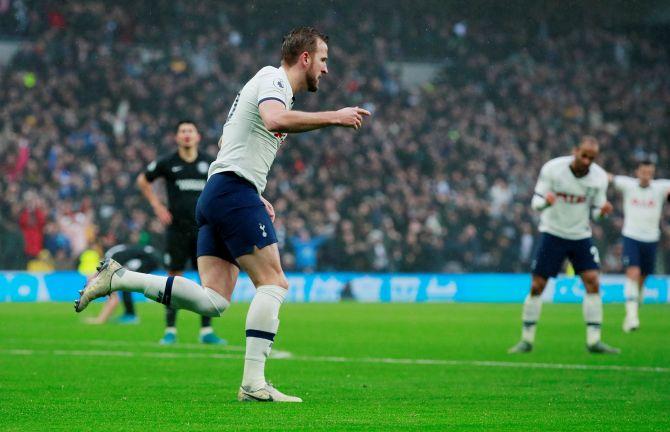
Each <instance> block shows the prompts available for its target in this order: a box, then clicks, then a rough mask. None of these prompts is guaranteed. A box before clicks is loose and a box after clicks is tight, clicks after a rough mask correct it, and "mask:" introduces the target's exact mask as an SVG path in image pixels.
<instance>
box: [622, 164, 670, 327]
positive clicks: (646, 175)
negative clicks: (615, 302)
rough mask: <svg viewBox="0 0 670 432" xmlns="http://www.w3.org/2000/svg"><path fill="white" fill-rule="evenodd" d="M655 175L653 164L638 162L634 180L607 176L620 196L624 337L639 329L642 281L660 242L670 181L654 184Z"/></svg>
mask: <svg viewBox="0 0 670 432" xmlns="http://www.w3.org/2000/svg"><path fill="white" fill-rule="evenodd" d="M655 171H656V167H655V165H654V163H653V162H651V161H642V162H640V164H639V165H638V167H637V170H636V172H635V174H636V178H633V177H626V176H620V175H617V176H612V175H610V181H611V182H612V184H613V185H614V188H615V189H616V190H617V191H619V192H621V193H622V194H623V213H624V223H623V230H622V234H623V264H624V266H625V267H626V281H625V283H624V297H625V299H626V317H625V318H624V321H623V330H624V331H625V332H626V333H628V332H631V331H634V330H637V329H638V328H639V327H640V318H639V315H638V304H639V303H641V302H642V301H643V298H642V293H643V292H644V281H645V280H646V278H647V276H649V275H650V274H653V273H654V265H655V263H656V249H657V246H658V241H659V240H660V238H661V229H660V223H661V213H662V211H663V204H664V203H665V201H666V199H668V196H669V194H670V180H665V179H657V180H654V174H655Z"/></svg>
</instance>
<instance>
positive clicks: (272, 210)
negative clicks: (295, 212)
mask: <svg viewBox="0 0 670 432" xmlns="http://www.w3.org/2000/svg"><path fill="white" fill-rule="evenodd" d="M261 201H263V205H264V206H265V210H266V211H267V212H268V215H270V220H271V221H272V222H274V221H275V208H274V207H272V204H270V201H268V200H266V199H265V198H263V196H261Z"/></svg>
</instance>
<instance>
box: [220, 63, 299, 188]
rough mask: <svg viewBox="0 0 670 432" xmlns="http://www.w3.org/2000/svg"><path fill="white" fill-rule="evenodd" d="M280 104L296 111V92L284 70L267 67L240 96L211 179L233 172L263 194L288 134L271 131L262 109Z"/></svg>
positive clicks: (226, 130) (221, 140) (222, 141)
mask: <svg viewBox="0 0 670 432" xmlns="http://www.w3.org/2000/svg"><path fill="white" fill-rule="evenodd" d="M270 99H273V100H277V101H279V102H281V103H283V104H284V106H285V107H286V109H291V108H292V107H293V90H292V89H291V84H290V83H289V81H288V77H287V76H286V72H285V71H284V69H283V68H281V67H279V68H276V67H273V66H266V67H264V68H263V69H261V70H260V71H258V73H257V74H256V75H255V76H254V77H253V78H252V79H251V80H249V81H248V82H247V83H246V84H245V85H244V87H243V88H242V90H241V91H240V92H239V93H238V94H237V97H236V98H235V101H234V102H233V105H232V107H231V108H230V112H229V113H228V119H227V120H226V124H225V125H224V126H223V134H222V135H221V139H220V140H219V153H218V155H217V157H216V160H215V161H214V162H212V164H211V165H210V167H209V177H211V176H212V175H214V174H216V173H220V172H226V171H232V172H235V173H237V174H238V175H240V176H241V177H243V178H245V179H247V180H249V181H250V182H251V183H253V184H254V186H256V189H257V190H258V193H259V194H260V193H263V190H265V186H266V184H267V176H268V172H269V171H270V166H272V162H274V160H275V157H276V155H277V150H278V149H279V146H280V145H281V143H282V142H283V141H284V140H285V139H286V135H287V134H285V133H273V132H270V131H269V130H267V128H266V127H265V124H264V123H263V119H262V118H261V115H260V112H259V111H258V105H260V104H261V103H262V102H263V101H266V100H270Z"/></svg>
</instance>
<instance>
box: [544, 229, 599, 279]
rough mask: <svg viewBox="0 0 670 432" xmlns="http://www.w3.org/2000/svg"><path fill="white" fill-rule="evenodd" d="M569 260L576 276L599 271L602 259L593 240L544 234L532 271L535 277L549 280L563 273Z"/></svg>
mask: <svg viewBox="0 0 670 432" xmlns="http://www.w3.org/2000/svg"><path fill="white" fill-rule="evenodd" d="M566 258H568V259H569V260H570V262H571V263H572V267H574V269H575V273H576V274H580V273H582V272H584V271H586V270H598V269H599V268H600V266H599V265H598V264H599V263H600V257H599V255H598V249H597V248H596V247H595V246H594V245H593V241H592V240H591V238H590V237H589V238H585V239H582V240H566V239H563V238H560V237H557V236H555V235H551V234H549V233H542V235H541V236H540V241H539V244H538V246H537V249H536V251H535V257H534V259H533V264H532V265H531V271H532V273H533V274H534V275H538V276H542V277H544V278H547V279H549V278H550V277H556V275H557V274H558V272H560V271H561V267H562V266H563V262H564V261H565V259H566Z"/></svg>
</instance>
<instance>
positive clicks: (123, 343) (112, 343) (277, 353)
mask: <svg viewBox="0 0 670 432" xmlns="http://www.w3.org/2000/svg"><path fill="white" fill-rule="evenodd" d="M4 342H7V343H10V344H19V343H27V342H29V343H31V344H38V345H54V344H57V345H77V346H81V345H90V346H103V347H148V348H160V349H164V348H167V347H166V346H163V345H160V344H159V343H158V342H149V341H131V340H105V339H87V340H81V341H80V340H76V339H5V340H4ZM169 348H170V349H189V350H204V351H209V352H211V351H234V352H245V351H246V348H245V347H243V346H239V345H204V344H194V343H181V342H179V343H177V344H175V345H170V346H169ZM291 355H292V354H291V353H290V352H288V351H282V350H272V353H271V354H270V356H271V357H272V358H287V357H290V356H291Z"/></svg>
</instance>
